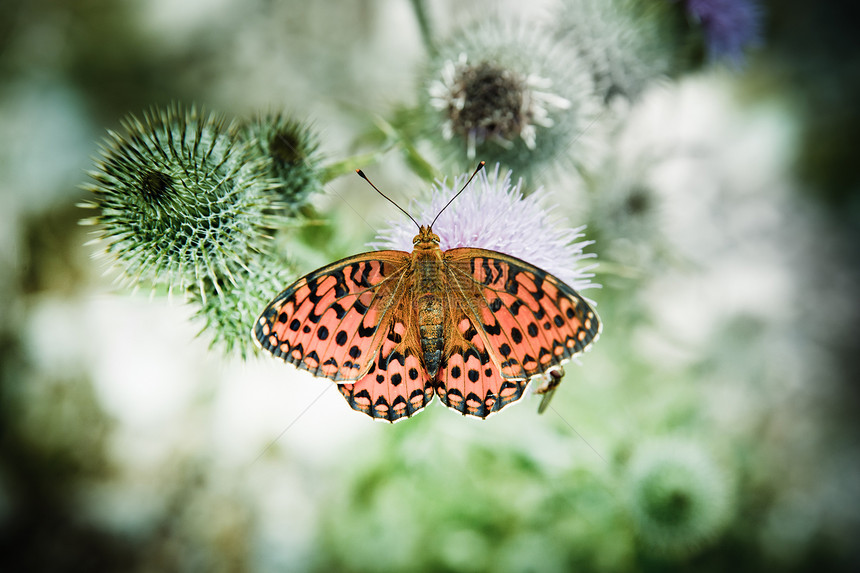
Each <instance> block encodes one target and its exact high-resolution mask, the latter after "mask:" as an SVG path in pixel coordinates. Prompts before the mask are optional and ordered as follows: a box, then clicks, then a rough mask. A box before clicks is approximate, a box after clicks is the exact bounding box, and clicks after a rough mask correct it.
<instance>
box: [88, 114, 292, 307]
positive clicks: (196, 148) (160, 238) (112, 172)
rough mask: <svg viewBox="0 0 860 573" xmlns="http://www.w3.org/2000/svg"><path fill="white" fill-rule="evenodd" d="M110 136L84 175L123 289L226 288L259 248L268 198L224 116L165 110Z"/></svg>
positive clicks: (267, 225)
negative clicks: (147, 285) (140, 285)
mask: <svg viewBox="0 0 860 573" xmlns="http://www.w3.org/2000/svg"><path fill="white" fill-rule="evenodd" d="M123 126H124V127H125V134H118V133H115V132H109V140H108V141H107V142H106V143H105V144H104V146H103V148H102V157H101V159H100V160H98V161H97V163H96V167H97V169H96V170H95V171H92V172H90V175H91V177H92V178H93V179H94V181H95V184H91V185H88V186H87V188H88V189H89V190H90V191H92V192H93V194H94V198H93V199H92V200H91V201H89V202H86V203H84V204H83V205H82V206H83V207H87V208H91V209H95V210H97V211H98V214H97V215H96V216H95V217H92V218H91V219H88V220H85V221H84V223H88V224H98V225H100V227H101V229H100V232H99V239H100V240H101V241H104V242H107V252H108V253H113V254H115V255H116V256H117V259H118V261H119V262H120V263H121V264H122V265H123V266H124V269H125V272H126V275H127V276H128V277H129V278H130V279H131V281H132V282H135V283H136V282H137V281H140V280H146V281H149V282H151V283H152V284H163V285H167V286H169V287H170V288H176V287H179V288H186V287H187V286H188V285H191V284H197V285H200V289H201V291H202V292H205V290H206V289H205V287H204V286H202V285H203V283H204V282H207V281H208V282H210V283H211V284H213V285H216V287H217V285H220V284H221V283H222V282H223V281H224V280H232V273H231V269H233V268H236V267H237V266H239V267H241V266H243V265H247V261H248V260H249V259H250V258H252V257H254V256H257V255H258V254H259V253H260V252H263V251H265V250H267V247H268V244H269V242H270V240H271V239H270V236H269V232H270V231H269V230H270V229H272V228H276V227H277V226H278V221H279V220H278V219H277V218H276V217H274V216H273V215H272V210H273V206H274V205H275V204H276V203H275V200H276V198H275V197H273V195H272V192H271V189H272V182H271V181H269V180H268V179H267V178H266V177H265V173H264V165H263V164H262V163H261V162H260V161H259V160H255V158H253V157H249V156H248V154H247V147H246V145H245V144H244V143H243V141H242V140H241V139H240V136H239V132H238V130H237V128H236V125H235V124H234V123H232V122H228V121H227V120H226V119H225V118H224V117H223V116H220V115H216V114H209V113H205V112H202V111H198V110H197V109H195V108H194V107H192V108H191V109H188V110H186V109H184V108H182V107H181V106H178V105H173V106H171V107H170V108H168V109H167V110H162V111H157V110H153V111H152V112H150V113H146V114H144V116H143V119H138V118H136V117H134V116H130V117H129V118H127V119H126V120H125V121H123Z"/></svg>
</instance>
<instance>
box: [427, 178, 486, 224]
mask: <svg viewBox="0 0 860 573" xmlns="http://www.w3.org/2000/svg"><path fill="white" fill-rule="evenodd" d="M484 165H486V163H485V162H484V161H481V162H480V163H478V167H476V168H475V172H474V173H472V176H471V177H469V180H468V181H466V184H465V185H463V188H462V189H460V190H459V191H457V194H456V195H454V196H453V197H451V200H450V201H448V202H447V203H445V206H444V207H442V208H441V209H440V210H439V212H438V213H436V217H435V218H434V219H433V222H432V223H430V228H431V229H432V228H433V225H435V224H436V219H438V218H439V215H441V214H442V212H443V211H444V210H445V209H447V208H448V205H450V204H451V203H453V202H454V199H456V198H457V197H459V196H460V193H462V192H463V191H465V190H466V187H468V186H469V183H471V182H472V179H474V178H475V175H477V174H478V171H480V170H481V169H483V168H484Z"/></svg>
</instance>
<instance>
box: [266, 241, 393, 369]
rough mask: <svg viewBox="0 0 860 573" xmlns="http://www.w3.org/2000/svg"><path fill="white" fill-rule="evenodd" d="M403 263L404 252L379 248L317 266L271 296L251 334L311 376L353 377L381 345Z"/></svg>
mask: <svg viewBox="0 0 860 573" xmlns="http://www.w3.org/2000/svg"><path fill="white" fill-rule="evenodd" d="M408 262H409V254H408V253H404V252H401V251H378V252H372V253H364V254H361V255H355V256H353V257H348V258H346V259H343V260H341V261H338V262H336V263H333V264H331V265H328V266H326V267H323V268H321V269H318V270H316V271H314V272H313V273H310V274H309V275H306V276H304V277H302V278H301V279H299V280H298V281H296V282H295V283H293V284H292V285H290V286H289V287H287V288H286V289H285V290H284V291H283V292H281V293H280V294H279V295H278V296H277V297H275V299H274V300H273V301H272V302H271V303H270V304H269V305H268V306H267V307H266V309H265V310H264V311H263V313H262V314H261V315H260V318H259V319H257V322H256V323H255V324H254V336H255V338H256V339H257V341H258V342H259V343H260V345H261V346H262V347H263V348H264V349H265V350H267V351H269V352H271V353H272V354H274V355H275V356H278V357H280V358H282V359H283V360H284V361H286V362H290V363H291V364H294V365H295V366H297V367H299V368H302V369H304V370H308V371H309V372H311V374H313V375H315V376H323V377H326V378H330V379H332V380H335V381H349V380H358V379H359V378H361V377H362V376H364V375H365V374H366V373H367V372H368V370H369V369H370V368H371V366H372V362H373V359H374V358H375V352H376V351H377V350H378V349H379V347H380V346H381V339H382V337H383V336H384V332H382V331H383V330H384V329H385V328H386V327H387V325H388V323H389V322H390V321H391V320H392V317H393V312H392V310H393V308H394V307H395V306H396V302H397V300H398V298H399V296H400V294H399V289H401V288H402V286H401V285H400V282H399V281H398V280H397V279H398V277H399V276H400V275H402V273H403V272H404V269H405V268H406V266H407V265H408Z"/></svg>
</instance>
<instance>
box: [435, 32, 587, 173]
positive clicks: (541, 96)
mask: <svg viewBox="0 0 860 573" xmlns="http://www.w3.org/2000/svg"><path fill="white" fill-rule="evenodd" d="M421 95H422V98H423V101H422V105H421V108H422V109H423V110H426V112H425V114H424V118H423V128H422V129H423V132H424V135H425V136H426V138H427V139H428V141H430V142H431V143H432V144H433V145H434V146H435V147H436V149H437V150H438V151H439V152H440V155H441V156H442V158H443V159H445V160H449V161H450V162H451V163H452V164H453V166H454V168H456V169H459V170H466V169H468V168H470V166H472V165H474V163H475V161H476V160H477V159H478V158H480V159H483V160H485V161H487V163H489V164H493V163H497V162H498V163H501V164H502V165H503V166H505V167H508V168H510V169H512V170H514V171H516V172H517V173H520V174H523V175H524V176H525V177H526V178H527V179H528V178H529V174H530V173H532V172H534V173H539V172H541V171H543V170H544V169H545V168H546V167H548V166H553V165H555V164H558V163H560V162H561V161H562V160H563V159H565V158H576V159H577V161H580V162H583V158H584V156H586V155H588V154H587V153H585V151H587V150H588V144H587V142H588V138H587V137H583V136H584V135H585V134H586V132H587V130H588V127H589V125H590V124H591V123H592V122H593V120H594V118H595V116H596V111H597V102H596V99H595V97H594V86H593V82H592V80H591V77H590V75H589V70H588V67H587V65H586V64H585V62H583V61H582V60H581V59H580V58H579V57H578V55H577V54H576V53H575V52H570V51H568V52H563V53H562V52H559V51H558V50H556V49H555V48H554V47H553V45H552V44H550V43H548V42H547V41H546V35H545V34H541V33H540V32H539V31H538V30H535V29H534V28H525V27H520V28H514V27H511V26H504V25H502V24H499V23H497V22H484V23H482V24H481V25H478V26H470V27H468V28H465V29H463V30H462V31H460V32H459V33H458V34H456V35H454V36H452V37H450V38H449V39H448V40H447V41H445V42H441V43H440V44H439V50H438V54H437V55H436V56H435V57H434V58H433V59H432V60H431V61H430V62H429V63H428V65H427V67H426V71H425V73H424V76H423V80H422V92H421Z"/></svg>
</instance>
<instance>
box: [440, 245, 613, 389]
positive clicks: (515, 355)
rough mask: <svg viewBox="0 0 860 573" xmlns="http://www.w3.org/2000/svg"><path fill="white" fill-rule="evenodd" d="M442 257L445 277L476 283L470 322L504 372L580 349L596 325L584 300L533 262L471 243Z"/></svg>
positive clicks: (538, 365)
mask: <svg viewBox="0 0 860 573" xmlns="http://www.w3.org/2000/svg"><path fill="white" fill-rule="evenodd" d="M445 262H446V268H447V271H448V276H449V277H450V282H452V283H454V284H458V285H462V283H463V282H464V281H467V280H471V281H473V282H474V283H475V284H476V285H478V287H477V288H478V289H479V291H480V293H481V299H480V302H482V303H483V304H480V303H478V304H479V308H478V312H477V316H476V319H477V320H476V322H478V323H479V325H480V327H481V330H482V331H483V336H484V338H485V339H486V340H487V343H488V347H489V349H490V354H491V355H493V356H494V357H495V358H496V359H497V360H498V361H499V362H498V364H499V368H500V371H501V374H502V376H503V377H504V378H507V379H514V380H518V379H528V378H530V377H531V376H534V375H536V374H540V373H542V372H545V371H547V369H549V368H550V367H552V366H554V365H558V364H561V363H562V362H564V361H566V360H568V359H569V358H570V357H571V356H573V355H574V354H577V353H578V352H581V351H582V350H584V349H585V348H586V347H587V346H588V345H589V344H590V343H591V342H592V341H593V340H594V339H595V338H596V337H597V335H598V333H599V331H600V323H599V319H598V318H597V314H596V313H595V312H594V311H593V310H592V309H591V307H590V306H589V305H588V303H587V302H586V301H585V300H584V299H583V298H582V297H581V296H579V294H578V293H577V292H576V291H575V290H573V289H572V288H571V287H569V286H567V285H566V284H565V283H563V282H562V281H560V280H559V279H557V278H556V277H554V276H552V275H550V274H549V273H547V272H545V271H543V270H541V269H539V268H537V267H535V266H534V265H531V264H529V263H527V262H525V261H522V260H520V259H517V258H515V257H511V256H508V255H504V254H502V253H497V252H495V251H488V250H484V249H471V248H461V249H452V250H450V251H446V252H445ZM459 288H461V289H463V290H465V289H466V287H464V286H460V287H459ZM472 306H474V305H472Z"/></svg>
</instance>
